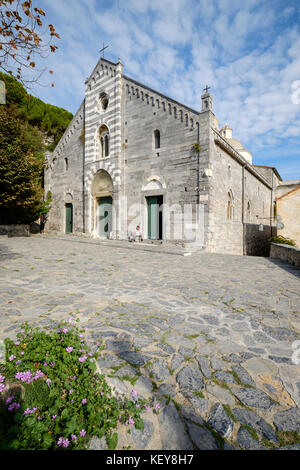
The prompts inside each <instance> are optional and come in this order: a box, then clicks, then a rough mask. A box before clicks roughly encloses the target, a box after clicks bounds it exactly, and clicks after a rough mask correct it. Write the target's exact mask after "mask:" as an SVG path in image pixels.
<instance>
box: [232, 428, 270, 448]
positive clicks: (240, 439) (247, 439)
mask: <svg viewBox="0 0 300 470" xmlns="http://www.w3.org/2000/svg"><path fill="white" fill-rule="evenodd" d="M237 443H238V445H239V446H240V447H241V448H242V449H245V450H267V449H266V447H265V446H264V445H263V444H261V443H260V442H258V441H257V440H256V439H254V438H253V437H252V436H251V434H250V433H249V432H248V431H247V429H245V428H243V427H242V428H241V429H240V430H239V432H238V435H237Z"/></svg>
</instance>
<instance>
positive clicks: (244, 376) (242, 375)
mask: <svg viewBox="0 0 300 470" xmlns="http://www.w3.org/2000/svg"><path fill="white" fill-rule="evenodd" d="M232 370H233V372H235V373H236V374H237V376H238V378H239V379H240V381H241V382H242V383H243V384H245V385H252V386H255V382H254V380H253V379H252V377H251V376H250V375H249V374H248V372H247V371H246V369H244V368H243V367H242V366H232Z"/></svg>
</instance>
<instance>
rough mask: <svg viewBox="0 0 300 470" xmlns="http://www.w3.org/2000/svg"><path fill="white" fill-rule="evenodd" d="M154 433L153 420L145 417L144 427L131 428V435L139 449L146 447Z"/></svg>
mask: <svg viewBox="0 0 300 470" xmlns="http://www.w3.org/2000/svg"><path fill="white" fill-rule="evenodd" d="M153 433H154V426H153V424H152V423H151V421H147V420H145V419H144V429H143V430H139V429H136V428H135V427H134V426H132V428H131V432H130V435H131V437H132V439H133V440H134V442H135V444H136V445H137V447H138V448H139V449H145V448H146V447H147V445H148V444H149V442H150V441H151V438H152V436H153Z"/></svg>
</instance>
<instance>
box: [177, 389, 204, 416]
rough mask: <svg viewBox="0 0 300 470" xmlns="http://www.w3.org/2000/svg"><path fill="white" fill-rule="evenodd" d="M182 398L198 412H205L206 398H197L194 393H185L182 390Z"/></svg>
mask: <svg viewBox="0 0 300 470" xmlns="http://www.w3.org/2000/svg"><path fill="white" fill-rule="evenodd" d="M183 394H184V396H186V397H187V398H188V399H189V400H190V402H191V403H192V405H193V406H194V407H195V408H196V409H197V410H200V411H207V410H208V406H209V401H208V400H206V398H202V397H199V396H197V395H195V393H191V392H187V391H184V390H183Z"/></svg>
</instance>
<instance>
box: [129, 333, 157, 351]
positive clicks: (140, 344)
mask: <svg viewBox="0 0 300 470" xmlns="http://www.w3.org/2000/svg"><path fill="white" fill-rule="evenodd" d="M150 344H153V339H152V338H147V337H141V336H135V337H134V338H133V347H134V348H139V349H141V348H146V347H148V346H150Z"/></svg>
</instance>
